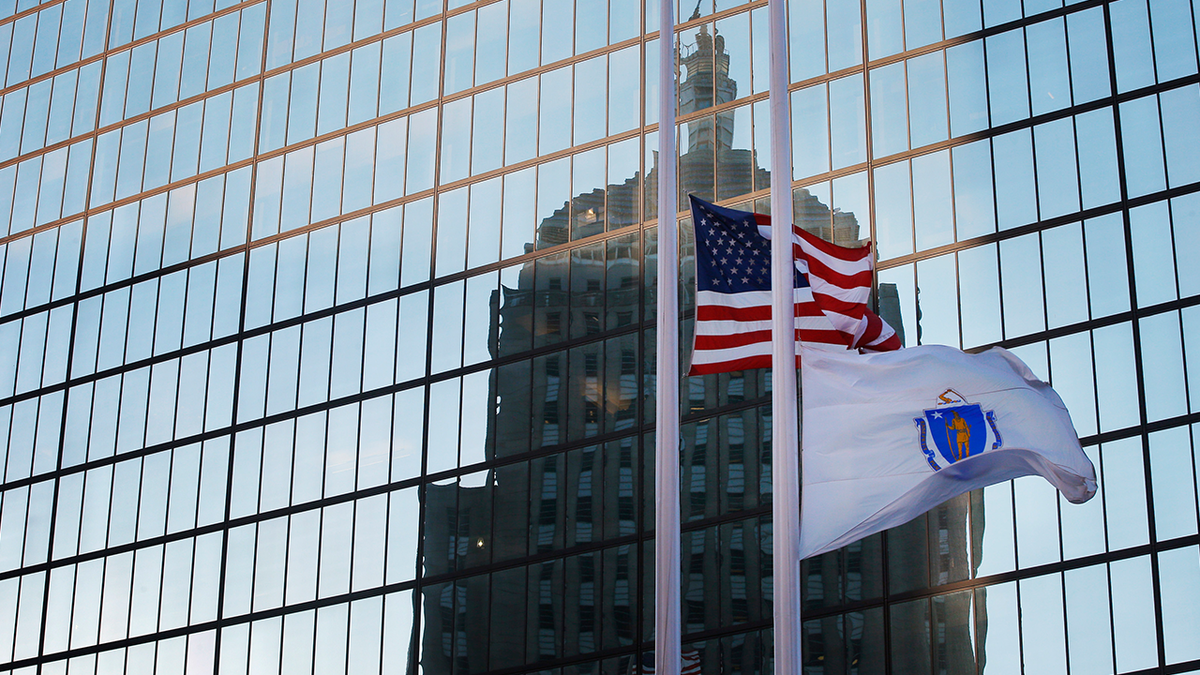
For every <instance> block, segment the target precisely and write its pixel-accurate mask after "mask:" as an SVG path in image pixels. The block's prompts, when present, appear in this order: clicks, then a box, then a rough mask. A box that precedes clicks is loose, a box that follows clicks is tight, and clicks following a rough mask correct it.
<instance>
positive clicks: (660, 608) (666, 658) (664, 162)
mask: <svg viewBox="0 0 1200 675" xmlns="http://www.w3.org/2000/svg"><path fill="white" fill-rule="evenodd" d="M660 17H661V29H660V30H659V32H658V93H659V106H658V111H659V112H658V323H657V335H658V354H657V381H656V384H655V390H656V395H657V409H656V410H655V415H656V425H655V434H656V435H655V445H656V446H657V448H656V450H657V452H656V454H655V462H654V471H655V474H656V477H657V479H658V480H657V484H656V485H655V498H654V501H655V510H654V513H655V516H654V518H655V520H654V527H655V535H654V587H655V588H654V596H655V597H654V600H655V602H654V672H655V673H656V675H679V668H680V630H681V625H682V622H681V620H680V596H679V594H680V589H679V542H680V535H679V260H678V250H679V249H678V246H677V244H676V220H675V214H676V213H677V212H678V210H679V207H678V204H677V201H676V200H677V189H676V185H675V182H676V177H675V7H674V0H661V9H660Z"/></svg>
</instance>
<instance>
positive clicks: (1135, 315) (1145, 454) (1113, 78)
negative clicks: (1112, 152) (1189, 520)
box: [1093, 4, 1166, 667]
mask: <svg viewBox="0 0 1200 675" xmlns="http://www.w3.org/2000/svg"><path fill="white" fill-rule="evenodd" d="M1147 22H1149V16H1148V15H1147ZM1104 24H1105V38H1106V40H1105V42H1106V47H1107V50H1108V61H1109V63H1110V64H1111V65H1110V67H1109V87H1110V88H1111V94H1110V97H1111V99H1110V100H1112V101H1113V119H1114V125H1113V130H1114V133H1115V135H1116V146H1117V169H1118V173H1117V176H1118V180H1119V184H1120V190H1121V219H1122V224H1123V231H1124V235H1125V258H1126V263H1125V266H1126V274H1128V277H1129V281H1128V283H1129V298H1130V307H1129V312H1130V330H1131V333H1132V336H1133V345H1132V347H1133V353H1134V374H1135V377H1136V378H1137V394H1138V421H1139V426H1140V427H1141V429H1142V433H1141V434H1140V437H1141V442H1142V470H1143V480H1144V481H1145V484H1146V520H1147V523H1146V525H1147V529H1148V532H1149V536H1150V549H1151V554H1150V556H1149V558H1150V574H1151V583H1152V590H1153V594H1154V598H1153V599H1154V613H1155V618H1156V621H1155V631H1154V632H1155V638H1156V643H1157V644H1156V645H1155V647H1156V649H1157V652H1158V664H1159V667H1162V664H1163V663H1164V661H1165V645H1164V635H1163V625H1162V620H1161V617H1162V587H1161V576H1160V574H1159V565H1158V555H1157V552H1158V548H1159V547H1158V532H1157V528H1156V526H1155V521H1154V485H1153V483H1152V482H1151V471H1150V439H1149V436H1148V435H1147V434H1146V432H1145V428H1146V421H1147V413H1146V379H1145V371H1144V369H1143V367H1142V339H1141V325H1140V322H1139V319H1140V318H1141V315H1142V312H1141V310H1140V308H1139V301H1138V295H1137V277H1136V274H1135V273H1136V268H1135V266H1134V258H1133V225H1132V222H1131V220H1130V205H1129V182H1128V179H1127V177H1126V173H1125V171H1126V164H1125V145H1124V133H1123V131H1122V128H1121V106H1120V104H1119V103H1118V101H1117V96H1118V89H1117V73H1116V59H1115V56H1114V52H1115V48H1114V46H1113V34H1112V13H1111V7H1110V5H1108V4H1105V5H1104ZM1151 59H1153V42H1152V43H1151ZM1157 79H1158V78H1157V69H1156V71H1155V80H1156V82H1157ZM1160 133H1161V121H1160ZM1160 148H1161V146H1160ZM1165 168H1166V167H1165V157H1164V169H1165ZM1164 174H1165V171H1164ZM1093 351H1094V347H1093ZM1093 361H1094V359H1093ZM1097 412H1099V400H1097ZM1109 584H1110V586H1111V584H1112V579H1111V574H1110V578H1109ZM1109 603H1110V606H1111V603H1112V596H1111V594H1110V596H1109ZM1113 630H1114V640H1113V655H1114V656H1113V658H1114V659H1115V658H1116V647H1117V644H1116V640H1115V637H1116V636H1115V631H1116V628H1115V625H1114V628H1113Z"/></svg>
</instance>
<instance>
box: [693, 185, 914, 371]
mask: <svg viewBox="0 0 1200 675" xmlns="http://www.w3.org/2000/svg"><path fill="white" fill-rule="evenodd" d="M692 221H693V224H694V227H695V230H696V331H695V341H694V343H693V347H692V364H691V369H690V370H689V371H688V374H689V375H705V374H709V373H725V372H730V371H734V370H743V369H747V368H769V367H771V243H770V236H771V219H770V216H764V215H761V214H757V213H746V212H744V211H734V210H732V209H726V208H722V207H720V206H715V205H713V204H709V203H708V202H705V201H702V200H700V199H697V198H695V197H692ZM792 255H793V257H794V258H795V261H796V271H795V274H794V275H793V291H792V293H793V299H794V302H795V307H796V350H797V352H796V362H797V365H799V360H800V353H799V350H800V343H804V345H805V346H818V347H825V348H829V347H831V346H832V347H841V348H844V349H863V350H866V351H891V350H894V349H899V348H900V339H899V338H898V337H897V336H896V332H895V331H894V330H893V329H892V327H891V326H889V325H887V323H885V322H884V321H883V319H880V318H879V317H878V316H877V315H876V314H875V313H874V312H872V311H871V310H870V309H868V308H867V301H868V299H869V298H870V295H871V288H872V275H871V270H872V266H873V262H874V258H873V257H872V255H871V246H870V245H869V244H868V245H867V246H864V247H862V248H845V247H842V246H837V245H836V244H831V243H829V242H827V241H824V240H823V239H820V238H819V237H816V236H815V235H813V234H810V233H808V232H805V231H804V230H802V229H800V228H798V227H793V228H792Z"/></svg>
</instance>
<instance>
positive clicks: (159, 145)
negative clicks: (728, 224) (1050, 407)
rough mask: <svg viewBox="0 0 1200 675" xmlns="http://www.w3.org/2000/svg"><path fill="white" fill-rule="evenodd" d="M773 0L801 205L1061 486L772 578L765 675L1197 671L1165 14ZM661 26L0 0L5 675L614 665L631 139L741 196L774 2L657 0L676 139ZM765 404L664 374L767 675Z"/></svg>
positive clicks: (694, 189)
mask: <svg viewBox="0 0 1200 675" xmlns="http://www.w3.org/2000/svg"><path fill="white" fill-rule="evenodd" d="M787 9H788V15H789V21H790V24H789V26H788V27H787V28H788V31H789V35H788V40H789V49H790V61H789V63H788V66H789V71H790V72H789V76H790V85H789V96H790V97H791V111H792V132H793V133H792V138H793V147H792V165H793V174H792V176H790V178H791V179H792V184H791V187H792V191H793V208H794V215H795V217H796V219H797V222H798V223H800V225H801V226H802V227H805V228H806V229H809V230H811V231H813V232H816V233H818V234H819V235H820V236H821V237H823V238H825V239H827V240H831V241H834V242H836V243H839V244H844V245H858V244H860V243H865V242H866V241H867V240H870V241H871V243H872V245H873V246H874V250H875V252H876V255H877V265H876V269H877V294H876V295H877V297H876V298H875V303H876V305H877V308H878V312H879V313H880V314H881V315H883V316H885V317H887V318H888V320H889V322H891V323H892V324H893V325H894V326H895V327H896V328H897V329H898V330H902V334H903V335H904V336H905V338H906V342H907V344H908V345H910V346H911V345H914V344H917V343H943V344H949V345H953V346H956V347H962V348H964V349H969V350H978V349H983V348H986V347H988V346H991V345H1001V346H1004V347H1006V348H1009V349H1011V350H1013V351H1014V352H1016V353H1017V354H1018V355H1019V356H1020V357H1021V358H1022V359H1023V360H1024V361H1026V362H1027V363H1028V364H1029V365H1030V366H1031V368H1032V369H1033V370H1034V371H1035V372H1036V373H1037V374H1038V375H1039V376H1041V377H1043V378H1046V379H1048V380H1050V381H1051V382H1052V383H1053V385H1054V387H1055V389H1056V391H1058V392H1059V393H1060V394H1061V395H1062V397H1063V399H1064V401H1065V403H1066V404H1067V406H1068V407H1069V408H1070V410H1071V413H1072V419H1073V421H1074V423H1075V425H1076V429H1077V431H1078V433H1079V434H1080V437H1081V439H1082V441H1083V445H1084V447H1085V449H1086V451H1087V452H1088V453H1089V455H1090V456H1091V457H1092V459H1093V461H1094V463H1095V464H1096V466H1097V468H1098V470H1099V474H1100V482H1101V494H1100V495H1099V496H1098V497H1097V498H1096V499H1094V500H1092V501H1091V502H1089V503H1088V504H1086V505H1083V506H1079V507H1072V508H1066V507H1063V508H1060V505H1059V503H1058V501H1057V497H1056V495H1055V494H1054V493H1053V491H1052V490H1050V489H1049V488H1047V487H1046V486H1045V485H1043V484H1040V483H1037V482H1028V481H1025V480H1018V481H1015V482H1012V483H1005V484H1002V485H996V486H992V487H989V488H987V489H984V490H981V491H977V492H975V493H972V494H970V495H967V496H964V497H961V498H959V499H956V500H952V501H951V502H949V503H947V504H945V505H942V506H940V507H939V508H937V509H934V510H932V511H931V512H930V513H928V514H926V515H924V516H922V517H920V518H918V519H917V520H915V521H914V522H912V523H909V524H907V525H905V526H903V527H900V528H896V529H893V530H891V531H889V532H887V533H882V534H879V535H876V536H873V537H870V538H867V539H866V540H863V541H861V542H858V543H856V544H854V545H853V546H849V547H846V548H845V549H843V550H841V551H837V552H833V553H829V554H826V555H823V556H821V557H819V558H816V559H813V560H810V561H807V562H806V563H805V566H804V570H803V574H804V579H803V581H804V583H803V584H802V586H803V591H804V602H805V610H804V611H805V618H806V622H805V625H804V640H805V649H806V652H805V661H804V666H803V669H804V671H805V673H806V674H813V675H816V674H817V673H820V674H821V675H850V674H851V673H855V674H860V675H866V674H868V673H893V674H899V673H904V674H905V675H908V674H909V673H914V674H917V675H933V674H934V673H942V672H945V673H956V674H957V673H976V674H977V675H994V674H997V673H1002V674H1007V673H1028V674H1030V675H1032V674H1033V673H1040V672H1069V673H1072V674H1074V675H1078V674H1079V673H1135V674H1138V675H1141V674H1142V673H1155V674H1161V675H1184V674H1186V673H1191V672H1200V647H1198V645H1200V640H1197V639H1196V635H1197V634H1200V621H1198V620H1197V619H1196V615H1195V612H1194V611H1193V610H1194V607H1195V606H1197V604H1198V603H1200V540H1198V539H1197V536H1198V532H1200V529H1198V525H1200V512H1198V511H1197V502H1198V497H1197V491H1196V486H1197V484H1198V483H1197V473H1196V468H1197V457H1198V455H1197V452H1198V451H1197V442H1198V439H1200V432H1198V431H1197V429H1196V425H1197V424H1198V423H1200V419H1198V418H1197V416H1196V415H1197V412H1196V411H1197V405H1196V401H1197V400H1198V397H1200V390H1198V389H1197V380H1196V378H1195V377H1194V373H1195V372H1196V371H1197V370H1198V369H1200V368H1198V367H1197V362H1198V358H1200V357H1198V356H1197V354H1198V353H1200V348H1198V347H1197V345H1198V344H1200V342H1198V341H1197V334H1198V333H1197V327H1198V326H1200V314H1198V311H1200V310H1198V307H1200V300H1198V298H1200V295H1198V293H1200V282H1198V280H1197V278H1196V273H1195V271H1194V267H1195V266H1194V265H1189V264H1188V258H1187V255H1188V252H1189V251H1190V250H1191V248H1192V246H1191V245H1192V243H1193V242H1194V241H1195V240H1196V239H1197V236H1198V234H1197V226H1196V223H1200V197H1198V195H1200V170H1198V169H1197V166H1196V163H1195V161H1194V157H1195V153H1194V151H1193V150H1194V146H1195V140H1196V139H1195V128H1196V124H1195V120H1196V119H1197V117H1198V116H1200V89H1197V85H1198V82H1200V80H1198V77H1200V75H1198V72H1200V69H1198V66H1197V64H1198V63H1200V57H1198V56H1197V51H1196V46H1197V35H1196V27H1197V23H1196V20H1197V16H1200V8H1198V7H1197V6H1196V4H1195V2H1194V0H1161V1H1159V0H1154V1H1153V2H1150V1H1148V0H1097V1H1088V2H1076V3H1055V2H1040V1H1033V0H1027V1H1026V2H1023V3H1014V2H1003V1H997V0H983V1H982V2H967V1H958V0H955V1H953V2H944V3H930V2H925V1H924V0H894V1H876V0H871V1H870V2H865V3H863V2H857V1H854V0H822V1H820V2H810V1H806V2H799V1H797V0H790V1H789V2H788V8H787ZM656 10H657V5H656V4H655V3H641V2H638V1H637V0H475V1H470V0H353V1H352V2H351V1H349V0H347V1H341V0H337V1H335V0H245V1H244V2H232V1H230V0H165V1H163V2H158V1H151V0H46V1H44V2H33V1H32V0H7V1H4V0H0V675H117V674H122V675H123V674H125V673H129V674H131V675H141V674H145V675H150V674H151V673H153V675H197V674H203V675H210V674H220V675H234V674H239V673H254V674H255V675H259V674H270V675H277V674H282V673H287V674H289V675H290V674H292V673H311V674H312V675H317V674H320V675H326V674H328V673H333V674H341V673H354V675H360V674H370V673H389V674H391V673H404V674H406V675H407V674H410V673H418V672H420V673H426V674H428V675H434V674H438V675H440V674H443V673H446V674H449V675H465V674H478V675H532V674H534V673H538V674H541V673H547V674H549V673H553V675H584V674H592V675H595V674H598V673H606V674H611V675H633V673H635V672H636V673H639V674H644V673H645V672H646V668H645V664H647V663H650V662H652V658H651V657H652V656H653V655H652V650H653V634H652V632H653V630H652V626H653V619H652V617H653V602H654V595H653V569H654V560H653V550H654V537H655V533H654V531H653V521H654V519H653V513H654V506H655V503H654V495H653V490H652V486H653V484H654V480H653V479H654V476H653V467H654V461H653V460H654V456H655V453H656V452H657V451H659V448H658V446H659V445H660V443H659V440H660V439H656V438H655V434H654V428H653V415H652V414H651V411H652V410H653V409H654V402H655V395H656V391H655V378H654V363H655V353H656V335H655V325H654V316H655V312H654V307H655V304H656V297H655V293H656V292H657V291H656V284H655V282H656V279H655V274H656V262H657V256H658V253H659V251H658V238H657V232H658V228H659V227H660V223H659V221H660V214H658V213H657V205H656V197H657V190H658V184H657V183H658V180H657V171H656V168H655V167H656V163H657V158H656V155H655V152H656V147H657V142H656V139H657V134H658V133H664V132H666V133H670V132H672V130H673V132H674V133H676V134H677V135H678V139H679V143H678V146H679V147H680V149H681V151H680V157H679V165H678V166H679V176H680V191H679V192H680V195H679V196H680V207H681V208H682V207H683V206H684V205H685V203H686V201H685V200H684V197H685V196H686V194H688V193H694V194H697V195H699V196H701V197H703V198H705V199H710V200H714V201H717V202H719V203H720V204H722V205H724V206H729V207H734V208H740V209H744V210H756V211H760V212H761V211H764V210H766V209H768V208H769V204H768V201H769V200H768V196H769V179H770V175H769V174H768V172H767V171H766V170H765V169H764V168H763V167H764V166H765V165H766V164H767V162H766V161H765V160H766V153H767V152H768V147H769V143H768V140H767V139H768V138H769V128H768V123H767V119H768V114H767V109H768V107H769V97H768V93H767V91H766V89H767V87H766V79H767V72H768V63H767V62H768V60H769V53H768V49H767V40H766V38H767V33H768V24H767V20H766V16H767V8H766V6H765V3H761V2H749V3H747V2H739V1H737V0H729V1H727V0H700V1H696V0H691V1H689V2H688V3H686V6H684V7H681V8H680V11H679V17H680V18H681V19H682V20H683V21H682V22H681V25H680V27H679V28H678V30H677V33H676V35H675V37H676V39H677V41H678V45H679V47H678V48H679V73H680V90H679V96H680V100H679V108H678V109H679V117H678V119H676V120H674V121H660V120H658V119H657V117H656V115H657V112H656V111H657V109H658V108H657V105H656V98H657V91H656V90H655V83H656V82H657V79H658V78H657V72H656V63H657V61H656V59H655V54H656V53H657V45H658V44H659V43H658V41H659V40H660V39H662V37H661V36H660V27H659V25H658V24H659V17H658V15H657V11H656ZM667 37H668V38H669V37H670V36H667ZM660 129H661V130H660ZM661 217H662V226H667V225H672V224H674V221H678V224H679V226H680V227H681V234H682V236H681V237H680V239H681V244H680V258H681V260H682V261H683V265H682V269H681V272H682V276H683V284H682V288H681V289H680V292H681V298H680V299H681V302H680V307H681V314H680V317H679V321H680V328H681V335H682V336H683V338H682V341H683V342H684V343H685V344H686V343H687V341H688V339H689V336H690V331H691V321H692V293H693V291H692V288H693V284H692V282H691V280H690V279H689V278H688V277H689V276H690V275H691V274H692V269H691V263H690V256H691V255H692V251H691V243H690V235H689V230H690V227H689V226H688V225H689V223H688V222H687V220H688V214H687V213H685V212H683V211H680V212H678V213H675V214H661ZM918 289H919V296H918ZM918 297H919V302H918ZM770 392H771V379H770V374H769V373H768V372H767V371H763V370H755V371H743V372H737V373H729V374H723V375H719V376H706V377H695V378H685V379H684V380H682V381H681V415H682V420H683V425H682V444H681V448H680V452H681V453H682V454H681V459H682V471H683V473H682V475H681V494H680V495H679V498H680V500H681V501H680V503H681V507H682V514H683V518H684V523H683V531H684V536H683V540H682V542H681V545H682V547H683V549H682V551H683V564H684V568H683V570H681V572H682V583H683V586H684V587H683V589H682V590H683V602H684V607H683V610H684V613H683V619H684V642H685V644H684V649H685V654H686V655H687V656H688V659H689V662H693V663H699V664H700V667H701V669H702V671H703V672H704V673H706V674H709V673H713V674H715V673H730V674H733V673H737V674H739V675H740V674H743V673H744V674H750V673H755V674H763V675H765V674H767V673H770V672H772V671H773V663H772V657H771V654H772V644H773V642H772V630H773V629H772V604H771V603H772V590H773V578H772V560H771V553H770V552H771V542H772V524H771V519H770V512H771V498H772V488H773V486H772V456H773V453H775V452H778V451H780V449H778V448H773V447H772V443H771V440H772V434H771V431H772V420H771V416H770V410H769V396H770ZM915 442H916V440H915V438H914V443H915ZM915 449H916V446H915V445H914V450H915Z"/></svg>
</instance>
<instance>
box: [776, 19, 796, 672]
mask: <svg viewBox="0 0 1200 675" xmlns="http://www.w3.org/2000/svg"><path fill="white" fill-rule="evenodd" d="M783 3H784V0H770V4H769V10H768V11H769V23H770V26H771V29H770V49H771V72H770V86H769V90H770V97H771V334H772V339H771V346H772V350H771V389H772V396H771V438H772V441H771V462H772V467H771V474H772V485H773V493H774V494H773V495H772V500H773V502H772V503H773V511H772V516H773V525H772V528H771V532H772V537H773V546H774V548H773V553H774V580H773V582H774V587H775V673H776V675H795V674H797V673H799V672H800V667H801V665H802V661H801V658H800V625H801V624H800V560H799V550H800V549H799V546H800V466H799V464H800V458H799V450H800V444H799V434H798V429H799V420H798V418H797V410H796V323H795V311H796V310H795V301H794V299H793V291H792V287H793V280H792V275H793V274H794V272H795V269H796V267H795V262H794V257H793V254H792V161H791V160H792V137H791V136H792V135H791V115H790V113H789V106H788V103H789V100H788V56H787V55H788V45H787V13H786V11H785V8H784V4H783Z"/></svg>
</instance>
